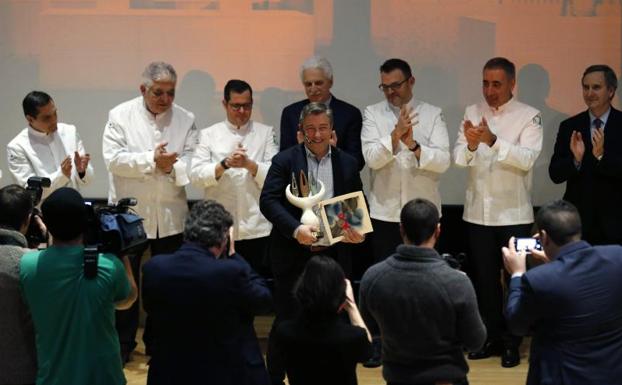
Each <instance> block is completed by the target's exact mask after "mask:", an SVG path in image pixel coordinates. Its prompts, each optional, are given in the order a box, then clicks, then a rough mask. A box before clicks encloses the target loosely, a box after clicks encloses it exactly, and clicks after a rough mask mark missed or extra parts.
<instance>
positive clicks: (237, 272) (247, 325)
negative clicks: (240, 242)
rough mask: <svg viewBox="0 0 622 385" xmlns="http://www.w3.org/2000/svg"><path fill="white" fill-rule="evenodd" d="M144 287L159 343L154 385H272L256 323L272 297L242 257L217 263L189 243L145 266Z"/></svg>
mask: <svg viewBox="0 0 622 385" xmlns="http://www.w3.org/2000/svg"><path fill="white" fill-rule="evenodd" d="M142 287H143V303H144V306H145V310H146V311H147V313H148V314H149V317H150V319H151V320H152V322H153V324H152V326H153V328H152V334H153V337H154V343H153V354H152V358H151V362H150V364H149V376H148V379H147V384H149V385H160V384H162V385H173V384H231V385H237V384H248V385H251V384H253V385H254V384H268V383H269V378H268V374H267V372H266V368H265V365H264V361H263V357H262V354H261V350H260V348H259V344H258V342H257V337H256V335H255V331H254V329H253V316H254V315H256V314H262V313H266V312H268V311H270V308H271V304H272V298H271V295H270V291H269V290H268V288H267V286H266V284H265V282H264V280H263V279H262V278H260V277H259V276H258V275H257V274H255V273H254V272H253V271H252V269H251V268H250V266H249V265H248V263H246V261H244V260H243V259H242V258H241V257H240V256H239V255H237V254H235V255H234V256H232V257H229V258H227V259H216V258H215V257H214V256H213V255H212V254H211V253H210V252H209V251H208V250H206V249H205V248H203V247H201V246H200V245H198V244H196V243H189V242H186V243H184V244H183V245H182V247H181V248H180V249H179V250H178V251H176V252H175V253H174V254H161V255H157V256H154V257H153V258H152V259H151V260H149V261H148V262H147V263H145V265H144V267H143V286H142Z"/></svg>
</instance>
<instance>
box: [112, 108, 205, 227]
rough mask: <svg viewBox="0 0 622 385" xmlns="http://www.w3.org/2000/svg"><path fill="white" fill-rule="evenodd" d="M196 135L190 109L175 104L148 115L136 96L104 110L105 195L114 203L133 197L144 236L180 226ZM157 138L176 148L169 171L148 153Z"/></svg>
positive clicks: (184, 211)
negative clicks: (175, 159)
mask: <svg viewBox="0 0 622 385" xmlns="http://www.w3.org/2000/svg"><path fill="white" fill-rule="evenodd" d="M197 140H198V131H197V129H196V126H195V124H194V114H192V113H191V112H189V111H187V110H185V109H183V108H182V107H180V106H178V105H177V104H173V106H172V107H171V108H170V109H169V110H168V111H166V112H164V113H161V114H158V115H156V116H154V115H153V114H152V113H151V112H149V110H147V108H146V107H145V103H144V101H143V97H142V96H139V97H137V98H135V99H132V100H129V101H127V102H124V103H122V104H120V105H118V106H116V107H115V108H113V109H112V110H110V113H109V115H108V123H107V124H106V128H105V129H104V138H103V143H102V149H103V153H104V162H105V163H106V167H107V168H108V171H109V178H110V190H109V194H108V199H109V201H110V202H111V203H114V202H116V201H117V200H118V199H121V198H126V197H134V198H136V199H137V200H138V204H137V205H136V207H135V210H136V212H137V213H138V215H140V216H141V217H142V218H144V223H143V224H144V226H145V231H146V233H147V237H148V238H149V239H155V238H156V236H159V237H160V238H164V237H167V236H170V235H175V234H179V233H181V232H183V230H184V220H185V218H186V214H187V213H188V202H187V199H186V190H185V188H184V186H185V185H187V184H188V183H189V179H188V173H187V167H188V166H189V164H190V158H191V156H192V153H193V151H194V148H195V147H196V144H197ZM160 142H168V144H167V145H166V151H167V152H177V154H178V160H177V162H176V163H175V164H174V165H173V171H172V172H171V173H169V174H165V173H163V172H162V171H160V170H158V169H157V168H156V164H155V161H154V158H153V157H154V149H155V147H156V146H157V145H158V144H159V143H160Z"/></svg>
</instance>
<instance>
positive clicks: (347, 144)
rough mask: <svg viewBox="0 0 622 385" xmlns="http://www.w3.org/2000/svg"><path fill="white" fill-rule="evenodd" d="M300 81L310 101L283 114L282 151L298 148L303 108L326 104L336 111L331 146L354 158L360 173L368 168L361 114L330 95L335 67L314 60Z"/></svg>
mask: <svg viewBox="0 0 622 385" xmlns="http://www.w3.org/2000/svg"><path fill="white" fill-rule="evenodd" d="M300 79H301V80H302V85H303V87H304V89H305V94H306V95H307V99H304V100H300V101H298V102H296V103H293V104H290V105H289V106H287V107H285V108H284V109H283V112H282V114H281V143H280V150H281V151H283V150H285V149H286V148H289V147H291V146H294V145H296V144H297V143H299V142H298V138H297V131H298V118H299V117H300V112H301V111H302V108H303V107H304V106H306V105H307V104H309V103H312V102H316V103H324V104H326V105H327V106H328V107H330V109H331V110H332V111H333V119H334V125H333V130H334V131H333V133H332V135H331V140H330V142H331V143H330V144H331V145H332V146H337V147H338V148H340V149H342V150H343V151H345V152H347V153H348V154H350V155H352V156H353V157H355V158H356V159H357V161H358V163H359V170H360V169H362V168H363V166H364V165H365V161H364V160H363V154H362V153H361V126H362V124H363V119H362V117H361V111H359V109H358V108H356V107H355V106H353V105H351V104H349V103H346V102H344V101H342V100H339V99H337V98H336V97H334V96H333V94H332V93H331V92H330V89H331V87H332V86H333V67H332V66H331V65H330V63H329V62H328V60H326V58H324V57H321V56H313V57H310V58H309V59H307V60H306V61H305V62H304V63H303V64H302V66H301V68H300Z"/></svg>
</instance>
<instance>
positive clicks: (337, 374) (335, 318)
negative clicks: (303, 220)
mask: <svg viewBox="0 0 622 385" xmlns="http://www.w3.org/2000/svg"><path fill="white" fill-rule="evenodd" d="M295 296H296V299H297V300H298V302H300V305H301V308H302V311H301V314H300V315H299V316H298V317H297V318H295V319H293V320H288V321H284V322H283V323H281V324H280V325H279V326H278V327H277V329H276V332H275V337H274V338H275V349H276V351H277V352H278V354H280V355H281V356H282V360H283V361H284V362H285V368H286V371H287V379H288V381H289V384H290V385H301V384H325V385H326V384H335V385H337V384H339V385H346V384H348V385H355V384H357V380H356V363H357V362H363V361H364V360H366V359H367V358H368V357H369V355H370V353H371V343H370V341H371V337H370V334H369V332H368V331H367V327H366V326H365V323H364V322H363V319H362V318H361V315H360V313H359V310H358V308H357V307H356V303H355V302H354V296H353V294H352V286H351V285H350V281H349V280H347V279H345V275H344V273H343V270H342V269H341V266H339V264H338V263H337V262H336V261H335V260H334V259H332V258H329V257H325V256H315V257H313V258H311V259H310V260H309V262H307V265H306V267H305V269H304V271H303V273H302V275H301V277H300V280H299V281H298V283H297V285H296V288H295ZM344 310H345V311H346V312H347V314H348V317H349V318H350V324H348V323H346V322H344V321H343V319H342V318H341V317H339V314H340V313H341V312H342V311H344Z"/></svg>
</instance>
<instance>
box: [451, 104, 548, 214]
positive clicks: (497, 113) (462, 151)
mask: <svg viewBox="0 0 622 385" xmlns="http://www.w3.org/2000/svg"><path fill="white" fill-rule="evenodd" d="M482 117H485V118H486V120H487V121H488V127H489V128H490V131H491V132H492V133H493V134H495V135H497V141H496V142H495V144H494V145H493V146H492V147H488V145H487V144H485V143H480V144H479V146H478V147H477V150H476V151H474V152H471V151H469V149H468V148H467V141H466V138H465V137H464V122H465V120H470V121H471V123H473V125H474V126H477V125H478V124H479V123H480V122H481V120H482ZM541 149H542V118H541V116H540V111H538V110H536V109H535V108H533V107H531V106H528V105H526V104H523V103H521V102H519V101H517V100H515V99H514V98H512V99H510V101H508V102H507V103H506V104H504V105H502V106H500V107H499V108H498V109H494V108H491V107H490V106H488V104H487V103H486V102H482V103H479V104H474V105H472V106H469V107H467V108H466V111H465V113H464V118H463V120H462V123H461V124H460V128H459V129H458V139H457V141H456V146H455V147H454V158H455V162H456V165H457V166H460V167H467V168H468V170H469V176H468V180H467V189H466V198H465V201H464V215H463V219H464V220H465V221H467V222H470V223H475V224H479V225H485V226H507V225H518V224H526V223H532V222H533V207H532V205H531V187H532V168H533V165H534V164H535V162H536V159H537V158H538V155H539V154H540V150H541Z"/></svg>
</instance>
